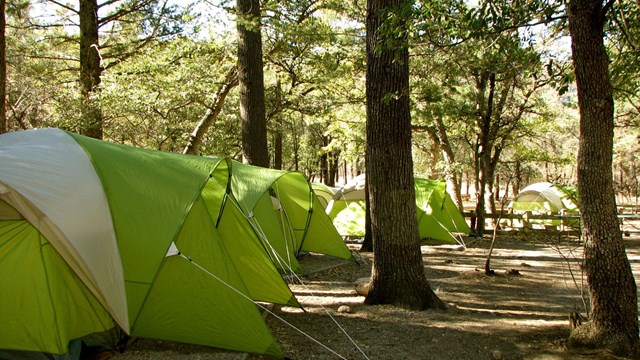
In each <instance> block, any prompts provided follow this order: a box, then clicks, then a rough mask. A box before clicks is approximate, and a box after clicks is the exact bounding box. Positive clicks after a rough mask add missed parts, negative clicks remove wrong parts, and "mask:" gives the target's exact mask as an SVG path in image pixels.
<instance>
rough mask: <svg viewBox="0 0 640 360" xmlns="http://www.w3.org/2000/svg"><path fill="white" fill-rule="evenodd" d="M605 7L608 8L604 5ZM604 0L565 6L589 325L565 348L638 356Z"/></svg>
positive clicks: (579, 329) (633, 285)
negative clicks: (616, 165)
mask: <svg viewBox="0 0 640 360" xmlns="http://www.w3.org/2000/svg"><path fill="white" fill-rule="evenodd" d="M610 5H611V4H609V5H606V6H610ZM606 6H605V5H603V3H602V0H595V1H594V0H571V1H569V30H570V34H571V39H572V45H571V50H572V55H573V63H574V69H575V74H576V83H577V89H578V106H579V109H580V146H579V150H578V192H579V196H580V214H581V217H582V236H583V239H584V242H585V245H584V269H585V273H586V275H587V283H588V285H589V294H590V299H591V306H592V312H591V317H590V321H589V322H587V323H585V324H583V325H582V326H579V327H577V328H576V329H575V330H574V331H573V332H572V334H571V337H570V344H571V345H574V346H577V345H586V346H589V347H598V348H605V349H607V350H610V351H612V352H613V353H614V354H617V355H624V356H627V355H635V356H638V353H637V349H638V305H637V289H636V283H635V280H634V278H633V273H632V272H631V267H630V265H629V260H628V259H627V255H626V252H625V248H624V243H623V241H622V234H621V232H620V228H619V225H618V219H617V211H616V202H615V193H614V187H613V173H612V158H613V129H614V128H613V125H614V123H613V94H612V85H611V80H610V75H609V59H608V56H607V52H606V49H605V46H604V42H603V38H604V31H603V27H604V23H605V14H606Z"/></svg>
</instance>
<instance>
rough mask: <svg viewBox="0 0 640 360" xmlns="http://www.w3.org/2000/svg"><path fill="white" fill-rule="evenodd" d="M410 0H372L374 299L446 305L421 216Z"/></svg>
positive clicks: (370, 297)
mask: <svg viewBox="0 0 640 360" xmlns="http://www.w3.org/2000/svg"><path fill="white" fill-rule="evenodd" d="M410 6H411V2H410V1H407V0H369V1H367V22H366V27H367V35H366V43H367V45H366V49H367V80H366V98H367V126H366V127H367V130H366V132H367V140H366V142H367V150H366V156H367V160H366V163H367V169H366V176H367V185H368V189H369V205H370V206H369V208H370V211H371V230H372V231H371V232H372V238H373V250H374V257H373V268H372V278H371V283H370V286H369V292H368V294H367V297H366V298H365V303H366V304H395V305H398V306H401V307H404V308H409V309H426V308H444V304H443V303H442V301H441V300H440V299H439V298H438V297H437V296H436V295H435V293H434V292H433V291H432V290H431V287H430V286H429V282H428V281H427V279H426V277H425V274H424V265H423V262H422V254H421V251H420V240H419V236H418V224H417V220H416V207H415V190H414V186H413V183H414V180H413V160H412V158H411V115H410V108H409V106H410V104H409V50H408V42H407V34H406V24H407V23H406V22H407V19H406V12H407V11H408V10H409V9H410Z"/></svg>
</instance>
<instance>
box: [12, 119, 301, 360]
mask: <svg viewBox="0 0 640 360" xmlns="http://www.w3.org/2000/svg"><path fill="white" fill-rule="evenodd" d="M230 166H231V163H230V161H229V160H228V159H226V158H221V159H213V158H204V157H196V156H188V155H179V154H169V153H162V152H158V151H149V150H142V149H137V148H133V147H129V146H124V145H117V144H112V143H108V142H104V141H100V140H96V139H91V138H87V137H84V136H80V135H77V134H73V133H69V132H65V131H62V130H59V129H39V130H28V131H18V132H12V133H7V134H3V135H0V273H1V274H2V276H1V277H0V292H1V293H2V294H4V295H3V296H2V297H0V309H2V311H0V349H2V350H17V351H32V352H43V353H50V354H65V353H67V352H68V350H69V343H70V341H72V340H74V339H80V338H82V337H84V336H86V335H88V334H92V333H97V332H102V331H105V330H109V329H112V328H114V327H116V326H117V327H120V328H121V329H122V330H124V331H125V332H126V333H128V334H130V335H131V336H135V337H144V338H153V339H163V340H170V341H177V342H185V343H193V344H201V345H206V346H212V347H217V348H223V349H228V350H233V351H241V352H250V353H258V354H267V355H270V356H275V357H283V353H282V351H281V350H280V348H279V346H278V345H277V343H276V341H275V340H274V338H273V336H272V335H271V333H270V332H269V330H268V328H267V327H266V325H265V323H264V321H263V320H262V317H261V315H260V312H259V311H258V308H257V306H256V304H255V303H254V301H265V302H271V303H280V304H291V305H295V304H297V302H296V300H295V298H294V296H293V294H292V293H291V291H290V290H289V288H288V287H287V285H286V284H285V282H284V280H283V279H282V277H281V275H280V273H279V272H278V270H277V269H276V268H275V266H274V265H273V263H272V262H271V260H270V259H269V258H268V257H267V255H266V254H265V252H264V249H263V248H262V245H261V243H260V242H259V240H258V239H257V236H256V234H255V233H254V232H253V229H252V228H251V227H250V225H249V224H248V223H247V221H246V219H245V217H244V215H243V214H242V213H241V212H240V211H239V210H238V209H237V207H235V206H230V203H231V201H232V200H233V197H232V195H231V193H230V174H231V173H230V172H231V169H230ZM8 294H11V295H10V296H7V295H8Z"/></svg>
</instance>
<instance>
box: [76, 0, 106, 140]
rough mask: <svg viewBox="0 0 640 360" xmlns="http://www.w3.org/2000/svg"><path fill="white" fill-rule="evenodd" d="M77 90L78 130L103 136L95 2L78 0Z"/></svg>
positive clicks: (96, 6)
mask: <svg viewBox="0 0 640 360" xmlns="http://www.w3.org/2000/svg"><path fill="white" fill-rule="evenodd" d="M79 15H80V93H81V95H82V119H81V120H80V124H79V129H78V132H79V133H81V134H83V135H86V136H89V137H93V138H96V139H102V109H101V108H100V100H99V94H98V91H99V90H98V87H99V85H100V77H101V75H102V67H101V64H100V44H99V39H98V3H97V1H96V0H80V12H79Z"/></svg>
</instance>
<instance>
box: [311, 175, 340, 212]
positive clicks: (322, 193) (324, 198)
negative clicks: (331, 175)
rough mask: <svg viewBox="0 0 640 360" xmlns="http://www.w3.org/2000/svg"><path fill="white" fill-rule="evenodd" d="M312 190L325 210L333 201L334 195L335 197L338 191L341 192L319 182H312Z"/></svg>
mask: <svg viewBox="0 0 640 360" xmlns="http://www.w3.org/2000/svg"><path fill="white" fill-rule="evenodd" d="M311 188H312V189H313V192H314V193H315V194H316V196H317V197H318V200H320V205H322V207H323V208H325V209H326V208H327V206H328V205H329V202H330V201H331V199H333V195H335V194H336V191H338V190H339V189H335V188H332V187H330V186H327V185H326V184H323V183H319V182H312V183H311Z"/></svg>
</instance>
